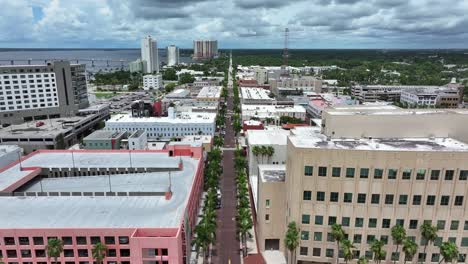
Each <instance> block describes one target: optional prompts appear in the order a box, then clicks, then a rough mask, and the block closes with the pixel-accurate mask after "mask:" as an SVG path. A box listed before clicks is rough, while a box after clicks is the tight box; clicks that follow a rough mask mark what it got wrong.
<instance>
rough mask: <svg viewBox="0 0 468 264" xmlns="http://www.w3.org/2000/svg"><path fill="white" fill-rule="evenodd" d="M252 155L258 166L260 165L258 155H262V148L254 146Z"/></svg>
mask: <svg viewBox="0 0 468 264" xmlns="http://www.w3.org/2000/svg"><path fill="white" fill-rule="evenodd" d="M252 154H253V155H254V156H255V158H256V159H257V164H258V155H260V147H259V146H253V147H252Z"/></svg>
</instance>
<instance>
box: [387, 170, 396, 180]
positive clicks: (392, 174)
mask: <svg viewBox="0 0 468 264" xmlns="http://www.w3.org/2000/svg"><path fill="white" fill-rule="evenodd" d="M397 174H398V170H397V169H388V179H389V180H394V179H396V178H397Z"/></svg>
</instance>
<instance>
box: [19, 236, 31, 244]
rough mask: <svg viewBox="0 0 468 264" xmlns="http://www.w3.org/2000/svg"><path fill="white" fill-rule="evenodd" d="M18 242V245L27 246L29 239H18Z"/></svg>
mask: <svg viewBox="0 0 468 264" xmlns="http://www.w3.org/2000/svg"><path fill="white" fill-rule="evenodd" d="M18 240H19V244H20V245H29V237H20V238H19V239H18Z"/></svg>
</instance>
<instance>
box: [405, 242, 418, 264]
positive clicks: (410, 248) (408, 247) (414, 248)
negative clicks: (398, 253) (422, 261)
mask: <svg viewBox="0 0 468 264" xmlns="http://www.w3.org/2000/svg"><path fill="white" fill-rule="evenodd" d="M403 252H404V253H405V262H404V263H405V264H406V261H407V260H409V261H411V260H412V259H413V258H414V255H416V252H418V244H416V242H414V241H413V240H411V239H405V240H404V241H403Z"/></svg>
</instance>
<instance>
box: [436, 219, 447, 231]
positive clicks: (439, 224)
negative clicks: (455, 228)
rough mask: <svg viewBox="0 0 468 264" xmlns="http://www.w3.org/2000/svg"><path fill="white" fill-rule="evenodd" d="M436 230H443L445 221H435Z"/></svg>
mask: <svg viewBox="0 0 468 264" xmlns="http://www.w3.org/2000/svg"><path fill="white" fill-rule="evenodd" d="M437 229H439V230H444V229H445V220H437Z"/></svg>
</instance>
